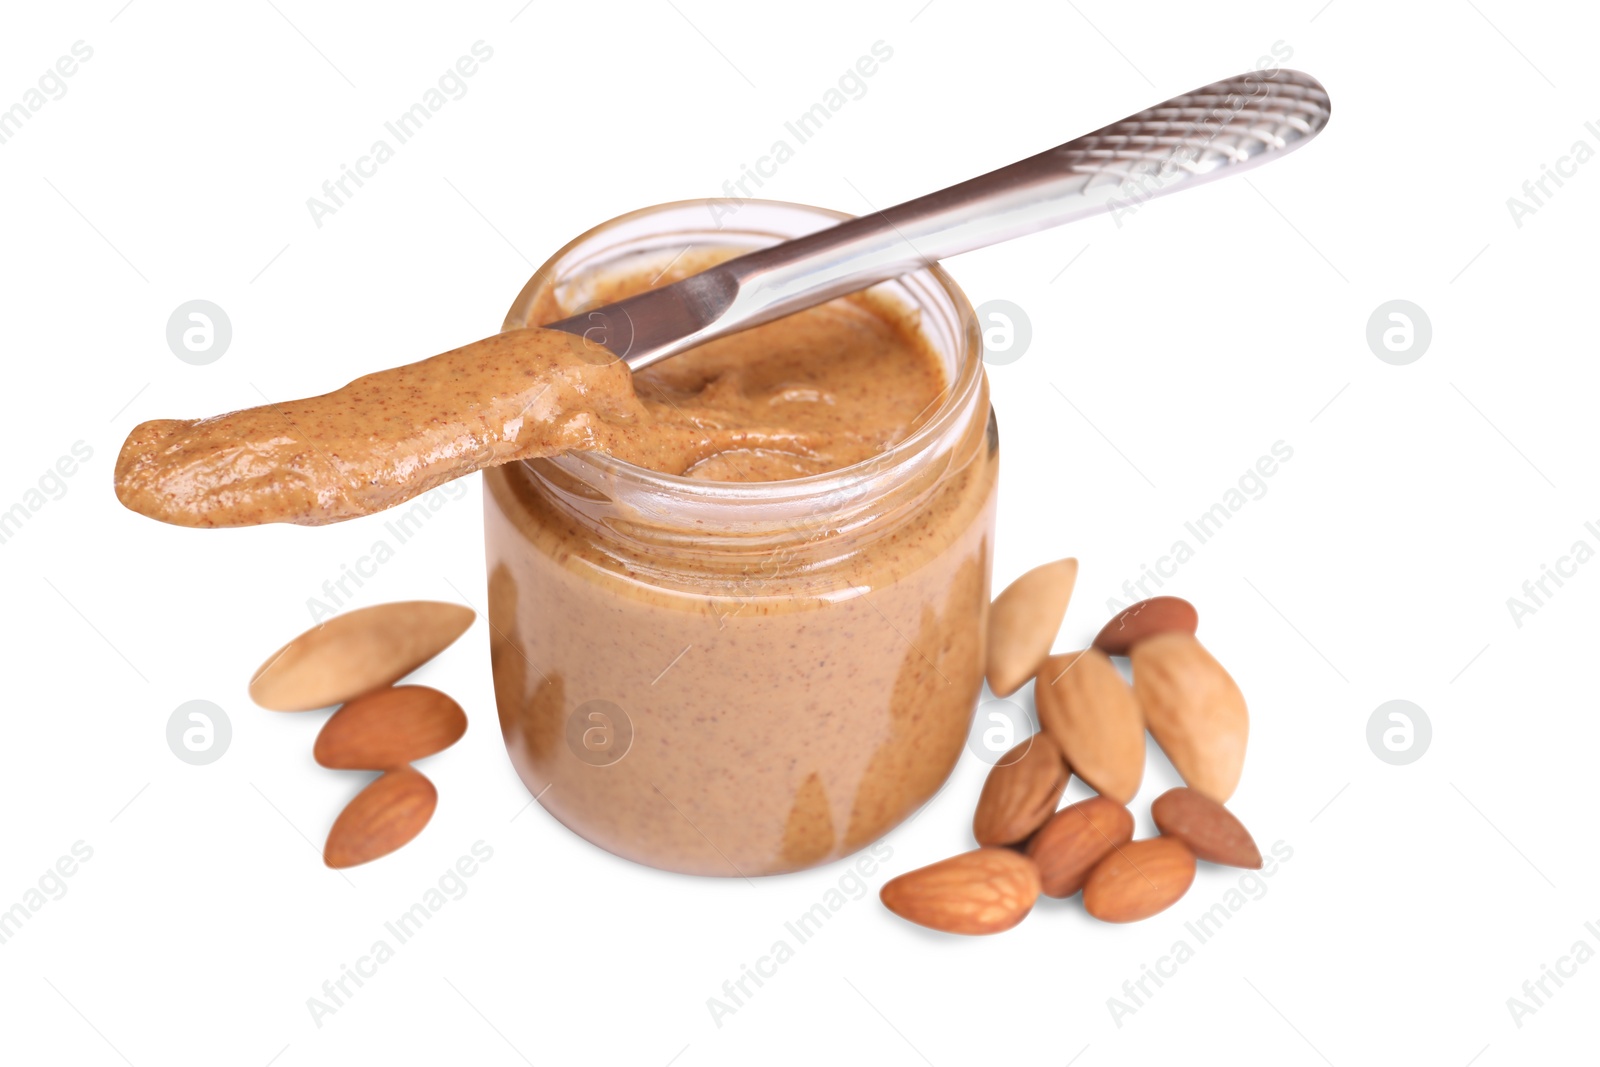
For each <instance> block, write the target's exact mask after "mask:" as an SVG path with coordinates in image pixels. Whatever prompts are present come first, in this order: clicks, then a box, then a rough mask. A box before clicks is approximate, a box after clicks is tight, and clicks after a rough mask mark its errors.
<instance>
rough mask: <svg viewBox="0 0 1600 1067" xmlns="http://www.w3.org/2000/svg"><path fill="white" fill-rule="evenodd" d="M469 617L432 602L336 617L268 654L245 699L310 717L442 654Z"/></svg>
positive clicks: (379, 607) (399, 604) (467, 612)
mask: <svg viewBox="0 0 1600 1067" xmlns="http://www.w3.org/2000/svg"><path fill="white" fill-rule="evenodd" d="M474 617H475V616H474V614H473V611H472V609H471V608H464V607H462V606H461V605H460V604H447V603H444V602H442V601H437V600H402V601H398V602H396V603H393V604H378V605H376V606H374V607H370V608H361V609H359V610H357V611H349V612H346V613H345V614H343V615H338V616H335V617H334V618H331V619H329V620H328V621H327V622H324V623H321V624H320V625H317V626H313V627H312V628H311V629H309V630H307V631H306V632H305V633H303V634H301V635H300V636H299V637H296V638H295V639H294V640H293V641H290V642H289V643H288V644H286V645H284V646H283V647H282V648H280V649H278V651H276V652H274V653H273V654H272V655H271V656H270V657H269V658H268V659H267V661H266V662H265V663H263V664H262V665H261V667H260V669H258V670H257V671H256V673H255V676H254V677H252V678H251V679H250V699H252V700H254V701H255V702H256V703H257V704H260V705H261V706H262V707H264V708H269V709H271V710H272V711H310V710H311V709H313V708H325V707H327V706H328V705H330V704H339V703H342V702H344V701H346V700H350V699H351V698H353V697H358V696H360V695H361V694H363V693H369V692H371V691H372V690H374V689H382V688H383V687H384V686H386V685H392V684H393V683H395V682H397V681H399V680H400V679H401V678H404V677H405V676H406V675H408V674H410V673H411V672H412V671H414V670H416V669H417V668H418V667H420V666H422V665H423V664H424V663H426V662H428V661H429V660H430V659H432V658H433V657H434V656H437V655H438V654H439V653H440V652H443V651H444V650H445V649H446V648H447V647H448V646H449V645H450V643H451V642H453V641H454V640H455V639H456V638H458V637H460V636H461V635H462V634H463V633H465V632H466V630H467V627H469V626H471V625H472V620H473V618H474Z"/></svg>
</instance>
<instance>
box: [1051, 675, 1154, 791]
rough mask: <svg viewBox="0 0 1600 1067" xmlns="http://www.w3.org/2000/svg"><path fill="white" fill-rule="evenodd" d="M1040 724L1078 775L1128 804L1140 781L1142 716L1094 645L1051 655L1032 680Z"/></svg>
mask: <svg viewBox="0 0 1600 1067" xmlns="http://www.w3.org/2000/svg"><path fill="white" fill-rule="evenodd" d="M1033 701H1034V705H1035V706H1036V707H1037V708H1038V709H1039V725H1040V726H1042V727H1043V728H1044V732H1045V733H1047V734H1049V735H1050V736H1051V737H1052V738H1054V739H1055V742H1056V744H1057V745H1059V746H1060V747H1061V754H1062V755H1063V756H1065V757H1066V760H1067V765H1068V766H1070V767H1071V768H1072V770H1073V773H1075V774H1076V775H1077V776H1078V777H1079V778H1082V779H1083V780H1084V781H1085V782H1088V783H1089V784H1090V785H1091V786H1093V787H1094V790H1095V792H1097V793H1100V794H1101V795H1103V796H1108V797H1110V798H1111V799H1112V800H1115V801H1116V802H1117V803H1119V804H1126V803H1127V802H1128V801H1130V800H1132V799H1133V797H1134V794H1136V793H1137V792H1139V783H1140V782H1141V781H1142V780H1143V779H1144V714H1143V713H1142V712H1141V711H1140V710H1139V702H1138V701H1137V700H1136V699H1134V695H1133V689H1132V687H1130V686H1129V685H1128V683H1127V682H1125V681H1123V679H1122V675H1121V674H1118V673H1117V668H1116V667H1115V666H1114V665H1113V664H1112V662H1111V659H1110V657H1108V656H1107V655H1106V654H1105V653H1104V652H1101V651H1100V650H1098V649H1093V648H1091V649H1088V650H1086V651H1084V652H1073V653H1069V654H1067V655H1064V656H1051V657H1050V658H1048V659H1046V660H1045V661H1044V665H1043V666H1042V667H1040V668H1039V675H1038V677H1037V678H1036V679H1035V680H1034V683H1033Z"/></svg>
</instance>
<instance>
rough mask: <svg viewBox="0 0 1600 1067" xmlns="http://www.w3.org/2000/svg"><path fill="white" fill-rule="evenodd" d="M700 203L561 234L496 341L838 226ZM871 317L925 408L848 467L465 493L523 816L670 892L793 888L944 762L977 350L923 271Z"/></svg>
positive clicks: (593, 476)
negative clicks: (892, 343) (895, 329)
mask: <svg viewBox="0 0 1600 1067" xmlns="http://www.w3.org/2000/svg"><path fill="white" fill-rule="evenodd" d="M712 204H713V202H710V201H685V202H680V203H674V204H665V205H661V206H659V207H654V208H647V209H645V210H642V211H636V212H633V213H631V214H628V215H624V216H622V217H620V218H618V219H614V220H612V221H611V222H608V223H605V224H603V225H601V226H599V227H596V228H595V229H594V230H591V231H589V232H588V233H586V234H584V235H583V236H581V237H579V238H578V239H576V240H575V241H573V242H572V243H571V244H569V245H567V246H566V247H565V248H563V249H562V250H561V251H560V252H558V253H557V254H556V255H555V256H554V257H552V259H551V260H550V261H549V262H548V263H546V264H545V265H544V266H543V267H542V268H540V270H539V271H538V273H536V274H535V275H534V277H533V279H532V280H530V281H529V283H528V285H527V287H526V288H524V290H523V292H522V294H521V295H520V296H519V297H518V299H517V302H516V304H515V305H514V306H513V308H512V310H511V313H510V315H509V316H508V317H507V319H506V323H505V326H506V328H507V329H515V328H520V327H523V326H527V325H533V324H537V323H540V322H550V321H554V320H555V319H558V318H562V317H565V316H567V315H571V314H576V313H577V312H579V311H581V310H583V308H584V307H585V306H586V305H587V304H588V303H592V300H593V297H592V295H590V293H589V291H590V290H591V289H592V287H593V286H594V285H595V284H596V283H597V282H598V281H599V280H601V279H605V278H614V277H616V276H618V275H619V274H626V275H629V276H632V275H635V274H639V273H641V272H642V273H644V274H646V275H649V274H653V273H654V272H655V271H657V270H668V269H670V268H671V267H672V264H673V262H674V260H675V259H676V258H677V257H680V256H682V255H683V254H684V251H685V250H686V249H691V250H693V249H718V250H725V253H726V254H737V253H739V252H743V251H748V250H751V249H754V248H758V247H763V246H766V245H770V244H773V243H776V242H778V241H782V240H787V239H789V238H791V237H797V236H801V235H803V234H805V233H809V232H812V231H815V230H818V229H821V228H823V227H825V226H829V225H832V224H833V223H834V222H836V221H838V220H839V219H842V218H844V217H846V216H843V215H840V214H838V213H835V212H831V211H826V210H823V209H819V208H811V207H803V206H800V205H794V204H782V203H776V202H771V201H742V202H740V203H739V204H738V210H737V211H736V212H735V213H734V214H732V215H731V216H729V217H726V218H724V219H723V223H724V224H723V225H721V226H717V225H714V221H715V220H716V217H717V216H716V215H715V214H714V213H713V211H712ZM723 214H724V215H726V209H725V206H724V208H723ZM719 254H724V253H723V252H719ZM872 297H873V299H874V300H879V301H881V302H883V304H884V306H886V307H894V308H897V309H899V313H902V314H906V315H910V316H914V317H915V321H916V322H917V324H918V326H919V328H920V330H921V332H922V333H923V334H924V336H925V337H926V338H927V339H928V340H929V342H930V343H931V346H932V348H933V350H934V351H935V352H936V353H937V354H938V356H939V358H940V359H941V360H943V362H944V369H945V372H946V381H947V383H948V389H947V391H946V393H945V394H944V396H943V399H942V402H941V405H940V406H939V407H938V408H937V409H936V410H935V412H934V413H933V414H932V415H931V416H930V417H929V418H928V419H927V420H926V421H925V422H923V423H922V424H921V425H920V426H918V427H917V428H916V429H914V430H913V431H912V432H911V433H910V434H909V435H908V436H907V437H906V438H904V439H903V440H901V441H900V442H899V443H897V444H894V445H893V446H891V447H890V448H888V449H887V450H885V451H883V452H882V453H880V454H879V455H877V456H874V457H873V458H871V459H869V460H867V461H865V462H862V463H857V464H854V465H852V466H849V467H845V468H842V469H839V470H836V471H831V472H828V473H825V474H819V475H811V476H808V477H803V478H794V479H790V480H785V481H770V482H718V481H708V480H704V479H697V478H691V477H684V476H677V475H669V474H662V473H658V472H655V471H651V470H646V469H644V468H641V467H637V466H633V465H631V464H628V463H624V462H622V461H620V460H616V459H614V458H612V457H609V456H605V455H600V454H597V453H571V454H567V455H562V456H557V457H554V458H551V459H542V460H531V461H526V462H521V463H513V464H508V465H506V466H503V467H498V468H495V469H492V470H490V471H488V472H486V474H485V479H486V480H485V490H486V491H485V494H484V501H485V513H486V514H485V537H486V548H487V557H488V568H489V620H490V624H491V648H492V656H493V668H494V680H495V695H496V700H497V703H498V706H499V715H500V724H501V729H502V732H503V734H504V737H505V743H506V748H507V751H508V752H509V754H510V757H511V761H512V763H513V764H514V765H515V767H516V769H517V772H518V774H519V775H520V776H521V778H522V780H523V782H524V783H525V784H526V785H527V787H528V789H529V791H530V792H532V793H533V794H534V795H535V796H536V797H538V799H539V802H540V803H541V804H542V805H543V806H544V807H545V808H546V809H547V810H549V811H550V812H551V813H552V814H553V815H555V817H556V818H557V819H559V820H560V821H561V822H563V823H564V824H566V825H567V826H568V827H570V828H571V829H572V830H574V831H576V832H577V833H579V834H581V835H582V836H583V837H585V838H587V839H588V840H590V841H592V842H594V843H595V844H597V845H600V846H601V847H602V848H605V849H608V850H610V851H611V852H614V853H616V854H618V855H620V856H624V857H627V858H629V859H632V860H636V861H638V862H640V863H645V864H649V865H652V866H655V867H661V868H665V869H668V870H673V871H682V872H687V873H694V874H707V875H727V876H739V875H743V876H751V875H757V874H772V873H779V872H784V871H793V870H799V869H802V868H806V867H811V866H815V865H818V864H821V863H826V862H828V861H830V860H833V859H836V858H838V857H841V856H844V855H847V854H849V853H851V852H854V851H855V850H857V849H859V848H862V847H864V846H866V845H868V844H870V843H872V842H873V841H875V840H877V839H878V838H880V837H881V836H883V835H884V834H885V833H887V832H888V831H889V830H891V829H892V828H893V827H894V826H896V825H897V824H899V823H900V822H901V821H902V820H904V819H905V818H906V817H907V816H908V815H910V814H911V813H912V812H914V811H915V810H916V809H917V808H918V807H919V806H921V805H922V803H923V802H925V801H926V800H928V799H929V798H930V797H931V796H932V795H933V794H934V793H935V792H937V791H938V789H939V787H940V786H941V785H942V784H943V782H944V780H945V778H946V777H947V776H948V775H949V773H950V771H951V769H952V768H953V767H954V765H955V762H956V760H957V758H958V757H959V756H960V754H961V752H962V751H963V748H964V745H965V740H966V736H967V732H968V730H969V728H970V725H971V720H972V714H973V709H974V705H975V702H976V698H977V695H978V692H979V688H980V686H981V684H982V674H983V650H984V638H985V614H986V609H987V605H988V602H989V575H990V563H991V559H992V555H993V552H992V549H993V537H994V513H995V485H996V468H997V463H998V445H997V439H996V436H995V429H994V424H993V417H992V413H991V411H990V407H989V397H988V386H987V382H986V380H985V378H984V374H983V361H982V342H981V338H980V336H979V331H978V324H977V322H976V319H975V317H974V315H973V312H972V308H971V306H970V304H969V303H968V301H967V299H966V297H965V296H964V295H963V294H962V292H961V291H960V289H959V288H957V286H956V285H955V283H954V282H953V281H952V280H951V279H950V277H949V276H948V275H947V274H945V273H944V271H942V270H940V269H938V268H931V269H928V270H923V271H919V272H917V273H916V274H912V275H907V276H906V277H904V278H901V279H897V280H895V281H893V282H886V283H883V284H882V285H879V286H875V287H874V288H873V290H872ZM894 386H895V383H894V382H893V381H892V380H886V381H884V382H883V388H884V389H893V388H894Z"/></svg>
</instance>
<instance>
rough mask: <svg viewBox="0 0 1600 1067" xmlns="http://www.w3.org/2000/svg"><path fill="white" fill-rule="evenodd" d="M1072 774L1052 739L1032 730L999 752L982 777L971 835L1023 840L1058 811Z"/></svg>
mask: <svg viewBox="0 0 1600 1067" xmlns="http://www.w3.org/2000/svg"><path fill="white" fill-rule="evenodd" d="M1071 777H1072V775H1071V773H1070V772H1069V771H1068V770H1067V765H1066V764H1065V763H1064V762H1062V759H1061V752H1060V750H1059V749H1057V748H1056V744H1055V742H1054V741H1052V740H1050V738H1048V737H1046V736H1045V735H1044V734H1034V735H1033V736H1032V737H1030V738H1028V739H1027V740H1026V741H1024V742H1022V744H1020V745H1018V746H1017V747H1016V748H1013V749H1012V750H1011V751H1010V752H1007V753H1006V754H1005V755H1004V756H1002V757H1000V761H999V762H998V763H996V764H995V765H994V768H993V769H992V770H991V771H990V772H989V777H988V778H986V779H985V780H984V783H983V792H982V793H981V794H980V795H979V796H978V810H977V812H976V813H975V814H974V815H973V816H972V836H973V838H974V839H975V840H976V841H977V842H978V844H980V845H1009V844H1011V843H1012V842H1014V841H1021V840H1022V839H1023V838H1025V837H1027V836H1028V835H1029V834H1031V833H1033V832H1034V831H1035V830H1037V829H1038V828H1039V826H1040V824H1042V823H1043V822H1044V821H1045V820H1046V819H1048V818H1049V817H1050V815H1051V813H1052V812H1054V811H1055V810H1056V805H1057V804H1059V803H1061V794H1062V793H1064V792H1066V789H1067V780H1068V779H1069V778H1071Z"/></svg>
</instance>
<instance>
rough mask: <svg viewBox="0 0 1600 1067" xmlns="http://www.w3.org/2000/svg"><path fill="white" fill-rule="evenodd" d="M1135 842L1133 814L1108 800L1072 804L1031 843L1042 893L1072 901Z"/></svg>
mask: <svg viewBox="0 0 1600 1067" xmlns="http://www.w3.org/2000/svg"><path fill="white" fill-rule="evenodd" d="M1132 840H1133V813H1132V812H1130V811H1129V810H1128V809H1127V808H1125V807H1123V806H1122V805H1121V804H1118V803H1117V802H1116V801H1114V800H1109V799H1107V798H1106V797H1090V798H1089V799H1088V800H1080V801H1078V802H1077V803H1076V804H1069V805H1067V806H1066V807H1064V808H1062V809H1061V810H1060V811H1058V812H1056V813H1055V814H1054V815H1052V816H1051V817H1050V821H1049V822H1047V823H1045V824H1044V826H1043V827H1041V828H1040V830H1039V832H1038V833H1036V834H1034V835H1033V837H1032V838H1031V839H1030V840H1029V841H1028V855H1029V856H1030V857H1031V858H1032V859H1033V862H1034V863H1036V864H1037V865H1038V867H1039V886H1040V892H1042V893H1044V895H1045V896H1048V897H1070V896H1071V895H1072V894H1074V893H1076V892H1077V891H1078V890H1080V889H1082V888H1083V881H1084V879H1085V878H1087V877H1089V872H1090V871H1091V870H1093V869H1094V866H1095V864H1097V863H1099V862H1100V861H1101V860H1102V859H1104V858H1105V857H1106V855H1107V854H1108V853H1109V852H1111V850H1112V849H1114V848H1117V847H1118V846H1121V845H1125V844H1127V843H1128V842H1129V841H1132Z"/></svg>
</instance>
